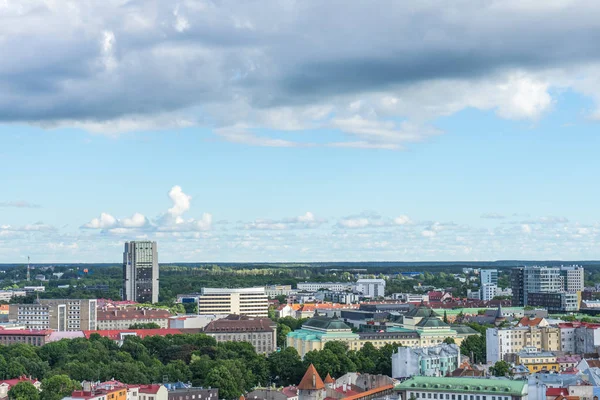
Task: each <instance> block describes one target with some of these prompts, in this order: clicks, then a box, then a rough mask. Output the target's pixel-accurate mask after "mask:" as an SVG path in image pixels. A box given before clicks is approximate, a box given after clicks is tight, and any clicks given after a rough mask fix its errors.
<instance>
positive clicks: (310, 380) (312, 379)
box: [298, 364, 325, 400]
mask: <svg viewBox="0 0 600 400" xmlns="http://www.w3.org/2000/svg"><path fill="white" fill-rule="evenodd" d="M324 398H325V384H324V383H323V380H322V379H321V377H320V376H319V373H318V372H317V369H316V368H315V366H314V365H312V364H310V366H309V367H308V369H307V370H306V373H305V374H304V377H303V378H302V380H301V381H300V384H299V385H298V400H323V399H324Z"/></svg>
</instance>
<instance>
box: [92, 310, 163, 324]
mask: <svg viewBox="0 0 600 400" xmlns="http://www.w3.org/2000/svg"><path fill="white" fill-rule="evenodd" d="M170 317H171V313H169V311H167V310H147V309H137V308H126V309H123V310H110V311H109V310H100V311H98V329H129V327H130V326H131V325H135V324H148V323H155V324H157V325H158V326H159V327H160V328H169V318H170Z"/></svg>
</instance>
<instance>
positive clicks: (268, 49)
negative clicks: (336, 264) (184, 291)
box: [0, 0, 600, 263]
mask: <svg viewBox="0 0 600 400" xmlns="http://www.w3.org/2000/svg"><path fill="white" fill-rule="evenodd" d="M598 15H600V2H598V1H596V0H593V1H592V0H590V1H586V0H546V1H538V0H477V1H475V0H469V1H467V0H457V1H453V2H451V3H449V2H447V1H435V0H424V1H418V2H416V1H415V2H398V1H385V0H378V1H375V2H367V1H352V2H348V1H339V0H330V1H321V0H301V1H300V0H298V1H295V0H277V1H271V0H260V1H258V0H248V1H243V2H240V1H229V0H212V1H205V0H194V1H188V0H169V1H166V0H165V1H160V0H143V1H142V0H129V1H126V0H105V1H102V2H87V1H80V0H74V1H71V0H22V1H11V0H0V55H1V56H0V263H23V262H26V260H27V256H31V260H32V262H34V263H68V262H114V263H119V262H121V261H122V252H123V243H124V242H125V241H128V240H156V241H157V242H158V250H159V260H160V261H161V262H218V261H222V262H277V261H281V262H286V261H287V262H305V261H456V260H464V261H477V260H503V259H504V260H506V259H526V260H549V259H553V260H565V261H568V260H594V259H595V260H598V259H600V207H598V204H599V199H600V177H599V176H600V157H598V151H599V150H600V134H599V132H600V47H598V45H597V43H599V42H600V18H598Z"/></svg>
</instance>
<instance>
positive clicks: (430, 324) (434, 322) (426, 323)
mask: <svg viewBox="0 0 600 400" xmlns="http://www.w3.org/2000/svg"><path fill="white" fill-rule="evenodd" d="M417 326H419V327H422V328H448V327H450V325H448V324H447V323H445V322H444V321H442V320H441V319H439V318H437V317H426V318H423V319H422V320H421V321H419V323H418V324H417Z"/></svg>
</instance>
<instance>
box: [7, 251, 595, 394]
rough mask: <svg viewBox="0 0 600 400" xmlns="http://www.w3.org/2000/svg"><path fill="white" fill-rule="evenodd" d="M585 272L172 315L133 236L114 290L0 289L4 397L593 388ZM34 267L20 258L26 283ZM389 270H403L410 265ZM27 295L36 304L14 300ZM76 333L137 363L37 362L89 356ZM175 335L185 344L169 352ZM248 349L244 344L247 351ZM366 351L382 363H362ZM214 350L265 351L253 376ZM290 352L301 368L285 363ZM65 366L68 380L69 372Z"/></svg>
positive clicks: (152, 263) (328, 285)
mask: <svg viewBox="0 0 600 400" xmlns="http://www.w3.org/2000/svg"><path fill="white" fill-rule="evenodd" d="M505 272H506V271H505ZM584 272H585V271H584V268H583V267H581V266H576V265H568V266H545V265H540V266H524V267H514V268H511V269H510V270H509V271H507V273H508V274H509V276H510V280H509V281H507V282H508V285H505V286H507V287H501V285H500V282H499V270H497V269H479V268H465V269H464V270H463V271H462V273H461V274H456V275H455V276H454V277H455V278H456V279H463V280H469V281H471V282H473V283H474V284H475V285H476V286H478V287H479V289H478V290H469V291H468V293H467V295H466V296H457V295H455V294H453V288H449V287H424V286H423V285H420V284H415V286H414V288H413V290H412V291H410V292H406V293H389V291H386V284H387V283H388V281H389V279H390V277H389V276H383V277H381V276H379V277H372V276H368V274H367V273H365V272H364V271H359V272H356V273H353V274H352V276H351V278H350V279H349V280H348V279H346V280H343V281H338V282H302V283H298V284H296V285H278V284H271V285H267V286H260V287H243V288H227V287H202V288H198V290H197V291H196V292H194V293H180V294H178V295H177V303H178V304H181V305H186V306H189V305H192V306H193V310H194V312H193V313H181V312H173V311H172V310H170V309H168V308H164V307H161V306H159V305H155V303H157V301H158V298H159V290H160V287H159V268H158V252H157V245H156V243H155V242H128V243H126V244H125V249H124V254H123V287H122V294H123V298H122V299H112V300H109V299H47V298H40V297H39V294H40V293H43V292H44V290H45V286H43V285H40V286H35V285H34V286H24V287H20V288H18V289H11V290H5V291H2V293H1V294H0V298H1V299H4V300H10V303H9V304H4V305H1V306H0V317H1V321H2V322H1V324H0V344H2V345H3V346H1V347H2V349H6V350H2V351H3V352H2V356H3V357H4V359H0V370H1V371H2V376H1V377H2V378H3V380H1V381H0V399H5V398H15V399H17V398H19V399H21V398H23V399H25V398H26V399H35V398H41V399H50V398H52V399H73V400H75V399H81V400H83V399H86V400H125V399H136V400H163V399H165V400H166V399H169V400H171V399H173V400H183V399H201V400H212V399H215V400H216V399H219V398H222V399H231V398H239V399H248V400H324V399H330V400H333V399H336V400H372V399H390V400H391V399H399V400H400V399H402V400H409V399H428V400H430V399H433V400H509V399H512V400H516V399H530V400H537V399H548V400H555V399H557V400H561V399H575V398H578V399H590V400H592V399H597V398H598V396H599V394H600V323H597V322H595V318H594V315H595V314H596V313H597V311H599V310H600V302H598V301H597V300H593V299H595V298H597V297H598V288H597V287H585V286H584ZM29 274H30V271H29V267H28V269H27V280H28V281H29V279H30V276H29ZM400 274H402V275H403V279H409V280H410V279H413V277H415V276H417V275H420V274H421V273H420V272H400ZM223 286H226V285H223ZM27 294H30V295H31V294H33V296H34V297H35V300H34V301H33V302H28V303H21V302H19V301H18V300H19V299H22V298H23V296H24V295H27ZM186 338H189V339H186ZM206 340H210V341H211V342H205V343H204V344H199V343H200V342H203V341H206ZM87 341H92V342H93V341H96V343H103V344H102V346H103V349H107V348H111V347H113V346H114V349H112V350H110V351H114V354H115V357H118V358H119V359H120V360H121V362H123V363H129V364H127V365H130V366H132V367H128V368H127V371H122V372H121V375H120V376H122V377H124V378H122V379H121V380H119V379H114V376H110V379H108V380H106V379H104V380H102V379H99V378H100V376H102V375H101V373H100V372H97V371H95V370H94V369H90V370H89V372H86V371H87V370H86V369H85V368H83V367H81V368H75V369H69V365H70V364H68V363H67V364H65V365H63V366H62V370H59V371H58V372H56V373H54V374H48V373H47V370H48V368H52V367H53V365H55V364H56V365H59V364H60V362H58V361H57V360H58V359H60V358H61V357H63V356H65V355H64V354H63V353H65V354H66V353H67V352H73V353H75V354H76V353H77V352H80V353H81V352H87V351H89V352H92V349H91V348H90V347H89V345H87V344H86V345H83V344H82V343H86V342H87ZM100 341H102V342H100ZM109 343H112V344H109ZM244 343H247V344H246V345H243V344H244ZM59 344H60V347H58V346H59ZM75 344H76V346H75ZM73 346H74V347H73ZM78 346H81V350H76V349H75V350H73V348H77V347H78ZM94 346H96V345H94ZM98 346H100V345H98ZM136 346H137V347H136ZM139 346H142V347H143V348H142V347H139ZM161 346H162V347H161ZM186 346H187V347H188V349H187V352H188V353H186V355H184V356H182V357H181V358H178V357H179V356H178V354H179V352H181V351H184V350H182V349H184V348H185V347H186ZM203 346H204V347H203ZM215 346H216V347H215ZM232 346H234V347H232ZM235 346H237V347H235ZM240 346H242V347H240ZM243 346H250V347H243ZM25 347H26V348H32V349H36V350H35V351H38V357H39V358H40V360H41V361H43V363H45V367H44V368H45V369H46V372H43V371H40V368H39V367H38V368H33V367H31V368H30V367H29V366H28V364H27V362H26V361H24V360H23V358H24V357H23V356H19V357H17V358H15V359H12V358H11V357H13V356H14V354H13V353H11V352H12V351H13V350H14V349H23V348H25ZM96 347H97V346H96ZM51 348H52V349H61V350H50V349H51ZM45 349H47V350H45ZM119 349H121V350H119ZM152 349H155V350H152ZM200 349H203V350H200ZM243 349H246V350H243ZM247 349H253V352H252V353H255V355H248V354H246V355H244V354H242V353H244V352H245V353H247ZM14 351H17V350H14ZM18 351H23V350H18ZM93 352H94V353H90V354H96V352H97V349H95V350H93ZM140 352H142V353H144V354H146V353H147V354H146V355H143V354H142V355H140V354H141V353H140ZM175 353H176V354H175ZM111 354H113V353H111ZM80 355H81V354H80ZM359 355H360V357H364V358H363V363H362V366H360V365H359V364H360V362H358V361H357V360H358V357H359ZM370 355H371V356H372V358H371V359H374V360H376V361H375V364H380V365H374V363H373V362H372V361H371V364H368V362H367V361H368V360H371V359H370V358H369V357H370ZM150 356H152V357H157V358H156V359H155V361H150V360H151V359H150V358H149V357H150ZM65 357H66V356H65ZM98 357H100V356H98ZM132 357H133V359H132ZM136 357H137V358H136ZM144 357H146V358H144ZM236 357H239V358H240V360H242V361H240V360H234V359H235V358H236ZM244 357H257V358H251V359H248V358H244ZM285 357H289V358H285ZM373 357H375V358H373ZM221 358H228V360H230V361H232V362H233V361H235V362H236V363H239V362H241V363H242V364H244V363H246V364H252V363H254V362H255V361H248V360H259V361H260V360H262V361H260V362H266V360H268V362H269V364H268V365H269V367H268V368H267V369H268V371H267V372H265V378H264V380H263V381H262V382H259V381H257V382H256V384H252V385H251V387H248V385H246V386H245V387H244V386H235V384H233V385H232V383H231V382H230V381H227V380H226V379H225V376H229V375H232V376H233V375H235V374H233V372H232V371H233V370H232V369H230V368H234V366H235V365H238V366H239V365H240V364H235V363H231V364H223V365H227V366H230V367H226V368H225V369H223V368H221V367H217V366H216V365H217V364H215V363H216V362H219V361H220V360H221ZM140 360H146V361H140ZM243 360H246V361H243ZM278 360H284V361H282V362H280V361H278ZM287 360H295V361H293V362H294V363H295V364H294V365H297V366H299V368H301V371H298V370H294V371H289V370H288V369H290V368H291V364H290V363H291V362H292V361H289V362H288V361H287ZM365 360H367V361H365ZM98 361H99V360H98ZM138 361H139V362H142V364H144V363H145V365H146V366H147V364H151V363H153V362H155V363H156V365H157V368H158V367H160V368H163V367H162V366H161V365H162V364H161V362H164V363H165V365H166V366H165V367H164V368H163V369H159V370H158V371H159V372H158V373H157V375H158V376H160V377H161V378H162V379H156V378H148V377H147V376H145V377H144V378H141V377H137V378H136V373H135V372H136V371H133V370H135V369H137V368H142V367H144V366H143V365H142V364H135V363H134V362H138ZM257 362H258V361H257ZM278 362H280V364H277V363H278ZM336 362H338V364H337V367H334V366H333V365H334V364H335V363H336ZM2 363H4V364H5V365H4V366H2ZM211 363H212V364H211ZM13 364H14V365H17V364H18V365H19V367H16V368H11V367H10V366H11V365H13ZM203 365H204V366H206V367H202V366H203ZM367 365H368V366H367ZM133 366H135V367H133ZM192 367H193V368H192ZM245 367H248V368H251V367H252V368H254V367H253V366H248V365H246V366H245ZM144 368H145V367H144ZM178 369H179V370H178ZM184 369H185V370H186V371H188V372H189V373H188V374H187V375H186V374H185V373H180V372H181V370H184ZM352 369H354V370H352ZM74 370H75V371H78V372H77V374H76V375H77V376H73V375H74V373H73V372H70V373H69V371H74ZM250 370H251V371H252V373H254V375H256V376H258V375H259V374H260V373H259V372H257V371H258V370H257V369H256V368H255V369H250ZM190 371H192V372H190ZM61 372H63V373H65V374H67V375H68V378H69V379H70V378H73V379H72V385H65V384H64V383H63V384H61V385H55V384H54V385H53V383H52V379H53V377H52V375H56V374H59V373H61ZM44 374H45V375H44ZM161 374H162V375H161ZM157 375H154V376H157ZM209 375H210V379H208V376H209ZM205 376H206V377H207V378H206V379H204V377H205ZM256 376H255V378H256ZM107 377H108V375H104V378H107ZM125 377H126V378H125ZM190 377H192V378H190ZM197 377H200V379H196V378H197ZM42 378H44V379H42ZM136 379H139V381H136ZM148 379H154V380H155V381H153V382H148V381H147V380H148ZM244 379H246V380H247V381H246V383H248V382H251V380H248V379H250V378H247V377H246V378H242V377H240V378H237V379H236V378H235V376H233V380H234V381H236V382H234V383H238V384H239V383H240V381H241V380H244ZM144 380H146V381H144ZM255 380H258V378H256V379H255ZM197 383H204V385H198V384H197ZM206 383H210V386H209V385H207V384H206ZM57 387H58V389H57ZM32 388H33V389H34V390H33V389H32ZM51 392H52V393H51ZM49 393H51V395H50V394H49Z"/></svg>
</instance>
